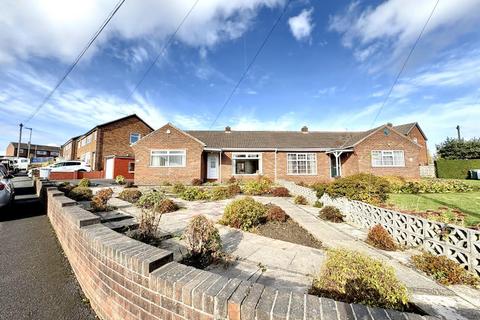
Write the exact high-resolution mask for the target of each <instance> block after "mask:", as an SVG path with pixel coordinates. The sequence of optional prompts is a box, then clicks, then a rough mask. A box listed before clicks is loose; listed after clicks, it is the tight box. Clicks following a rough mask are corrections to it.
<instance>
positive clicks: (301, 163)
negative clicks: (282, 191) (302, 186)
mask: <svg viewBox="0 0 480 320" xmlns="http://www.w3.org/2000/svg"><path fill="white" fill-rule="evenodd" d="M287 174H290V175H314V174H317V155H316V154H315V153H289V154H287Z"/></svg>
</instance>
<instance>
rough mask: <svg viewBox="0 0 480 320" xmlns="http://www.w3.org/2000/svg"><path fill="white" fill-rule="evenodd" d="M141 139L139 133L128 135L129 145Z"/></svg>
mask: <svg viewBox="0 0 480 320" xmlns="http://www.w3.org/2000/svg"><path fill="white" fill-rule="evenodd" d="M141 137H142V135H141V134H140V133H135V132H133V133H130V144H133V143H135V142H137V141H138V140H140V138H141Z"/></svg>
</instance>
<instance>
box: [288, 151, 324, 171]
mask: <svg viewBox="0 0 480 320" xmlns="http://www.w3.org/2000/svg"><path fill="white" fill-rule="evenodd" d="M309 154H313V155H314V159H313V161H314V163H315V165H314V166H313V171H314V172H313V173H291V172H288V171H289V170H288V169H289V166H288V164H289V162H292V161H297V162H298V161H305V163H306V162H308V161H311V160H308V159H307V158H308V155H309ZM289 155H295V156H296V157H297V159H296V160H289V159H288V158H289ZM298 155H305V160H298ZM305 168H307V166H305ZM297 169H298V166H297ZM316 175H317V153H316V152H288V153H287V176H316Z"/></svg>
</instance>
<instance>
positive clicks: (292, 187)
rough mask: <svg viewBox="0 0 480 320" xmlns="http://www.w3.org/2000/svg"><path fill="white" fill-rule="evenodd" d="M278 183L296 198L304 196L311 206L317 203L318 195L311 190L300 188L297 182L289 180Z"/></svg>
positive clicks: (279, 180) (278, 181)
mask: <svg viewBox="0 0 480 320" xmlns="http://www.w3.org/2000/svg"><path fill="white" fill-rule="evenodd" d="M276 182H277V183H278V184H280V185H282V186H284V187H285V188H287V189H288V191H290V193H291V194H293V195H295V196H304V197H305V199H307V201H308V202H309V203H310V204H314V203H315V201H317V200H318V198H317V193H316V192H315V191H314V190H312V189H310V188H307V187H302V186H299V185H298V184H296V183H295V182H292V181H287V180H281V179H278V180H277V181H276Z"/></svg>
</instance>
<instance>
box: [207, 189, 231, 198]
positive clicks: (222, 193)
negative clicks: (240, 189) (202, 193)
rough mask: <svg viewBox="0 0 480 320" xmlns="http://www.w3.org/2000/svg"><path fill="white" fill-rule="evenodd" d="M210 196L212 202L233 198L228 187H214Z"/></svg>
mask: <svg viewBox="0 0 480 320" xmlns="http://www.w3.org/2000/svg"><path fill="white" fill-rule="evenodd" d="M209 194H210V199H211V200H224V199H228V198H230V197H231V196H232V194H231V193H230V190H229V189H228V187H221V186H217V187H213V188H212V189H211V190H210V193H209Z"/></svg>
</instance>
